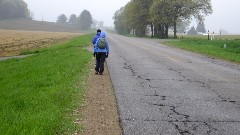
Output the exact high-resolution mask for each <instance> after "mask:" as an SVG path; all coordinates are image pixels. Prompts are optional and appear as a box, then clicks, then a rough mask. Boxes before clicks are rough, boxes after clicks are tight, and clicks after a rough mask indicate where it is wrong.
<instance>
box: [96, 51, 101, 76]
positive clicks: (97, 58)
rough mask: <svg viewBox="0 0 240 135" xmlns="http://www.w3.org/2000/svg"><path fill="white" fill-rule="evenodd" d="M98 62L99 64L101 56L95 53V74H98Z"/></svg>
mask: <svg viewBox="0 0 240 135" xmlns="http://www.w3.org/2000/svg"><path fill="white" fill-rule="evenodd" d="M100 62H101V54H100V53H97V54H96V66H95V71H96V74H98V72H99V68H100Z"/></svg>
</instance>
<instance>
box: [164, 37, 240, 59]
mask: <svg viewBox="0 0 240 135" xmlns="http://www.w3.org/2000/svg"><path fill="white" fill-rule="evenodd" d="M163 44H165V45H171V46H174V47H177V48H181V49H185V50H189V51H192V52H197V53H200V54H204V55H207V56H209V57H216V58H219V59H223V60H227V61H231V62H236V63H240V40H239V39H231V40H226V39H224V40H221V39H219V40H213V41H210V40H206V39H202V38H196V37H194V38H186V39H180V40H170V41H165V42H163ZM224 44H226V48H224Z"/></svg>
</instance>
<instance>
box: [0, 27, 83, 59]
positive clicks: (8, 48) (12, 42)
mask: <svg viewBox="0 0 240 135" xmlns="http://www.w3.org/2000/svg"><path fill="white" fill-rule="evenodd" d="M77 35H79V33H63V32H41V31H17V30H0V57H3V56H12V55H18V54H19V53H20V52H22V51H25V50H29V49H35V48H40V47H44V46H47V45H51V44H54V43H56V42H60V41H63V40H66V39H69V38H72V37H74V36H77Z"/></svg>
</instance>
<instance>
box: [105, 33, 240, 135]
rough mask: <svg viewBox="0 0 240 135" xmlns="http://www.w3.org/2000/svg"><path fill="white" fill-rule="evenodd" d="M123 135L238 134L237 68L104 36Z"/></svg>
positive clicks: (142, 41)
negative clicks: (108, 42)
mask: <svg viewBox="0 0 240 135" xmlns="http://www.w3.org/2000/svg"><path fill="white" fill-rule="evenodd" d="M108 39H109V41H110V43H111V48H110V49H111V53H110V55H109V56H110V57H109V59H108V60H107V64H108V68H109V72H110V76H111V80H112V83H113V87H114V90H115V94H116V97H117V102H118V109H119V113H120V121H121V126H122V128H123V134H124V135H140V134H141V135H161V134H162V135H200V134H201V135H208V134H209V135H239V134H240V65H239V64H232V63H228V62H223V61H220V60H215V59H212V58H208V57H205V56H201V55H198V54H194V53H190V52H186V51H183V50H180V49H175V48H172V47H168V46H164V45H161V44H160V43H159V41H160V40H157V39H141V38H130V37H124V36H119V35H114V34H109V35H108Z"/></svg>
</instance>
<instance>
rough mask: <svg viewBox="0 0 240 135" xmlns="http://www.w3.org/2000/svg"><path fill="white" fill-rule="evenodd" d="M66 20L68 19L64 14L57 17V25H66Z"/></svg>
mask: <svg viewBox="0 0 240 135" xmlns="http://www.w3.org/2000/svg"><path fill="white" fill-rule="evenodd" d="M67 20H68V18H67V16H66V15H65V14H61V15H59V16H58V17H57V23H62V24H66V23H67Z"/></svg>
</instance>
